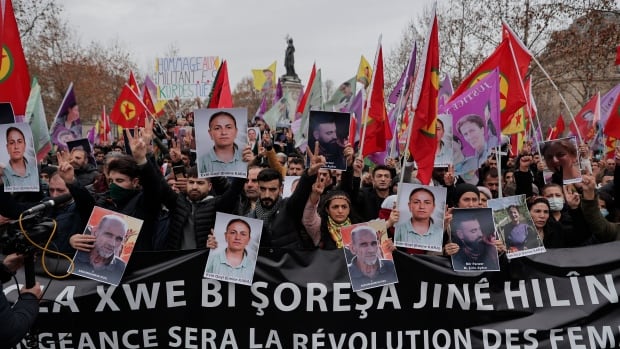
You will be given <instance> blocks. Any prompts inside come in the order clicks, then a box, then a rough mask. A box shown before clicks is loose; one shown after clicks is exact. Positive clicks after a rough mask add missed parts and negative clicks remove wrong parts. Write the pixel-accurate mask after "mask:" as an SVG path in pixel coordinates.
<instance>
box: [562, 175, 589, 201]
mask: <svg viewBox="0 0 620 349" xmlns="http://www.w3.org/2000/svg"><path fill="white" fill-rule="evenodd" d="M581 184H582V185H581V190H582V191H583V198H584V199H586V200H594V198H595V197H596V181H595V180H594V177H593V176H590V175H583V176H581ZM564 190H566V189H564ZM564 195H566V193H564ZM567 199H568V198H567Z"/></svg>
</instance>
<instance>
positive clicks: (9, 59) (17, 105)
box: [0, 0, 30, 120]
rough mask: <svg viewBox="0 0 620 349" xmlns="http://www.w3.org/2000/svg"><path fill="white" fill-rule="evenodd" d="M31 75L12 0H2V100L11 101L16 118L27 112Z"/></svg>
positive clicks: (0, 71) (0, 85)
mask: <svg viewBox="0 0 620 349" xmlns="http://www.w3.org/2000/svg"><path fill="white" fill-rule="evenodd" d="M29 95H30V76H29V75H28V66H27V65H26V58H25V57H24V49H23V48H22V43H21V40H20V38H19V30H18V29H17V21H16V20H15V14H14V13H13V4H12V3H11V0H0V102H10V103H11V105H12V106H13V111H14V112H15V116H16V118H17V119H18V120H19V119H20V118H23V117H24V115H25V114H26V103H27V102H28V96H29Z"/></svg>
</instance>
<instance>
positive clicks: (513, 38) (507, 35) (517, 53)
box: [502, 21, 532, 79]
mask: <svg viewBox="0 0 620 349" xmlns="http://www.w3.org/2000/svg"><path fill="white" fill-rule="evenodd" d="M505 39H507V40H508V41H510V47H511V48H512V53H513V54H514V60H515V64H516V65H517V67H518V69H519V74H521V79H523V78H524V77H525V75H526V74H527V70H528V69H529V67H530V62H531V61H532V54H531V53H530V50H528V48H527V47H525V45H524V44H523V42H522V41H521V40H520V39H519V38H518V37H517V35H516V34H515V33H514V32H513V31H512V29H510V27H509V26H508V23H506V22H504V21H502V40H505Z"/></svg>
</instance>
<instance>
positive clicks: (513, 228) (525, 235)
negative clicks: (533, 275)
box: [487, 195, 545, 259]
mask: <svg viewBox="0 0 620 349" xmlns="http://www.w3.org/2000/svg"><path fill="white" fill-rule="evenodd" d="M525 200H526V198H525V195H515V196H508V197H504V198H499V199H492V200H489V201H488V202H487V205H488V206H489V207H490V208H491V209H492V210H493V218H494V219H495V225H496V226H497V227H498V229H497V230H498V231H499V233H500V234H501V237H502V240H503V241H504V243H505V244H506V250H507V251H506V257H508V259H512V258H518V257H523V256H529V255H533V254H538V253H543V252H545V246H544V245H543V242H542V240H541V239H540V236H538V233H537V232H536V226H535V225H534V221H533V220H532V216H531V215H530V211H529V210H528V209H527V203H526V202H525Z"/></svg>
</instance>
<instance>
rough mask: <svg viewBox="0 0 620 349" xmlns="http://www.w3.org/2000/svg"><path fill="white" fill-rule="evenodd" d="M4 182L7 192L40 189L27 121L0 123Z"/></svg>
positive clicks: (0, 164)
mask: <svg viewBox="0 0 620 349" xmlns="http://www.w3.org/2000/svg"><path fill="white" fill-rule="evenodd" d="M0 143H2V145H3V146H4V147H5V148H4V149H5V151H1V152H0V167H2V168H3V171H2V183H4V191H5V192H26V191H35V192H36V191H39V170H38V168H37V158H36V154H35V150H34V141H33V139H32V130H31V129H30V125H28V124H26V123H12V124H0Z"/></svg>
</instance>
